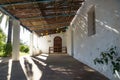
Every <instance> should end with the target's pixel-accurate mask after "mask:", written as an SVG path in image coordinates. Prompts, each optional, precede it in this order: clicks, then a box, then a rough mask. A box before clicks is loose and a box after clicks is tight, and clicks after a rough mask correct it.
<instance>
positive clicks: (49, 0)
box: [0, 0, 55, 7]
mask: <svg viewBox="0 0 120 80" xmlns="http://www.w3.org/2000/svg"><path fill="white" fill-rule="evenodd" d="M51 1H55V0H39V1H24V2H11V3H3V4H0V5H1V6H3V7H7V6H11V5H25V4H33V3H43V2H44V3H45V2H51Z"/></svg>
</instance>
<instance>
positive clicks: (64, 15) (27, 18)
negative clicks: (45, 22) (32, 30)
mask: <svg viewBox="0 0 120 80" xmlns="http://www.w3.org/2000/svg"><path fill="white" fill-rule="evenodd" d="M74 15H75V13H74V14H62V15H57V17H66V16H74ZM55 17H56V15H54V16H36V17H26V18H20V20H29V19H39V18H43V19H44V18H55Z"/></svg>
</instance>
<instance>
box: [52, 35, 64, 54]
mask: <svg viewBox="0 0 120 80" xmlns="http://www.w3.org/2000/svg"><path fill="white" fill-rule="evenodd" d="M54 52H62V39H61V37H59V36H57V37H55V38H54Z"/></svg>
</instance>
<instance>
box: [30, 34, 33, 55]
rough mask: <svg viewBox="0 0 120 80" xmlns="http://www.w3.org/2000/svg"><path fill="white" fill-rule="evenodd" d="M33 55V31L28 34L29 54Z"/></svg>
mask: <svg viewBox="0 0 120 80" xmlns="http://www.w3.org/2000/svg"><path fill="white" fill-rule="evenodd" d="M32 55H33V32H31V34H30V56H32Z"/></svg>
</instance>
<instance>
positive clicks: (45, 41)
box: [39, 33, 66, 53]
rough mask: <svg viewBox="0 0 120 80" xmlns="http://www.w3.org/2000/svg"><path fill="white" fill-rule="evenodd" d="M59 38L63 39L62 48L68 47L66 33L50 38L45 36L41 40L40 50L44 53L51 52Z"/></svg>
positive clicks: (53, 35)
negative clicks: (55, 39)
mask: <svg viewBox="0 0 120 80" xmlns="http://www.w3.org/2000/svg"><path fill="white" fill-rule="evenodd" d="M56 36H59V37H61V38H62V46H64V47H65V46H66V33H59V34H52V35H48V36H43V37H40V38H39V49H40V50H41V51H42V52H44V53H48V52H49V47H53V46H54V38H55V37H56Z"/></svg>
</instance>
